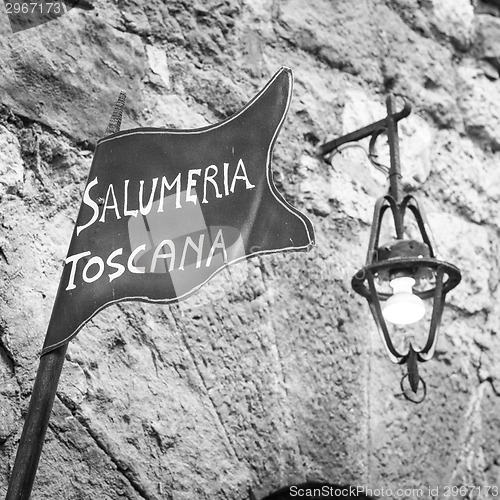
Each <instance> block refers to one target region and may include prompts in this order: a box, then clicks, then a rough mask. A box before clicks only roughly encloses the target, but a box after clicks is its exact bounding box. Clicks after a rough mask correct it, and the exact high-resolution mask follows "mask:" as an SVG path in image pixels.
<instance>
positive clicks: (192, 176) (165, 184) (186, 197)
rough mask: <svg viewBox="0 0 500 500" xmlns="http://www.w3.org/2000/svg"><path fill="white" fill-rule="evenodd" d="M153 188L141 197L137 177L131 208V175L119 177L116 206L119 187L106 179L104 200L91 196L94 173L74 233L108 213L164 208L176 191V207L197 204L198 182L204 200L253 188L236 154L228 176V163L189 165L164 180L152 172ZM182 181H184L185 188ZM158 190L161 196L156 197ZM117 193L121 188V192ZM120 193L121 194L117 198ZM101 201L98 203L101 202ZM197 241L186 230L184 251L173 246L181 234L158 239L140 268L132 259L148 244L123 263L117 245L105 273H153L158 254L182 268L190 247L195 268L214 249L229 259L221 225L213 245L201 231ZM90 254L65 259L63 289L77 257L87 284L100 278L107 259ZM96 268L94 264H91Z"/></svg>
mask: <svg viewBox="0 0 500 500" xmlns="http://www.w3.org/2000/svg"><path fill="white" fill-rule="evenodd" d="M183 173H184V174H185V175H186V178H187V179H186V181H185V182H184V183H183V182H182V174H183ZM150 182H151V187H150V192H149V197H148V200H147V202H145V201H144V197H145V196H144V191H145V189H144V185H145V181H144V180H141V181H140V182H139V190H138V193H137V196H136V197H135V200H137V201H138V203H137V204H136V206H138V208H137V209H131V208H130V206H129V200H130V199H132V198H133V196H131V193H130V192H129V191H130V188H129V180H127V179H126V180H124V181H123V186H122V189H123V209H122V210H121V209H120V204H119V203H118V199H117V196H116V193H117V192H118V191H117V189H120V188H115V185H113V184H109V185H108V188H107V191H106V197H105V198H104V201H102V199H101V200H99V199H98V200H97V201H96V200H95V199H93V198H92V193H91V190H92V188H94V187H95V186H97V185H98V184H99V180H98V178H97V177H95V178H94V179H93V180H92V181H90V182H89V183H88V184H87V186H86V188H85V192H84V194H83V203H84V204H85V205H87V206H88V207H90V208H91V209H92V216H91V217H90V219H89V220H88V221H87V222H85V223H84V224H82V225H79V226H77V227H76V236H77V237H78V236H79V235H80V234H81V233H82V231H84V230H86V229H88V228H89V227H91V226H92V225H94V224H99V223H103V227H104V223H106V222H107V221H109V219H110V217H114V219H115V220H117V219H121V218H122V216H123V217H139V214H140V216H147V215H148V214H149V213H151V211H152V210H153V208H154V209H155V210H156V212H158V213H161V212H164V209H165V207H164V205H165V204H164V201H165V199H166V198H167V197H169V196H174V193H175V208H176V209H182V207H183V203H192V204H194V205H196V203H197V202H198V201H199V198H198V195H197V193H196V191H195V188H196V186H197V185H199V186H200V187H202V189H201V192H202V193H203V197H202V199H201V203H202V204H204V203H208V202H209V199H210V198H213V197H214V196H215V198H222V197H225V196H229V195H231V194H233V193H234V192H235V188H236V186H237V184H238V185H241V184H243V186H244V188H245V189H253V188H254V187H255V185H254V184H252V183H251V182H250V180H249V178H248V175H247V171H246V168H245V165H244V163H243V160H242V159H241V158H240V159H239V161H238V163H237V166H236V168H235V170H234V172H233V173H232V175H230V170H229V163H224V164H223V168H222V172H219V169H218V168H217V166H216V165H209V166H208V167H206V168H204V169H189V170H187V172H179V173H178V174H177V176H176V177H175V178H174V179H173V180H172V181H170V182H169V181H168V179H167V178H166V177H165V176H163V177H161V178H158V177H155V178H153V179H151V181H150ZM183 186H186V187H185V188H184V187H183ZM158 192H159V198H158V197H157V196H156V195H157V194H158ZM120 194H121V193H120ZM120 198H121V197H120ZM155 198H157V199H159V202H158V203H155V204H154V203H153V202H154V199H155ZM98 201H100V202H101V203H99V202H98ZM177 216H178V217H182V214H181V213H179V214H178V215H177ZM197 236H198V238H199V239H198V243H196V242H195V241H193V239H192V238H191V236H189V235H186V237H185V238H184V242H183V243H181V246H182V251H178V249H177V248H176V244H177V245H179V241H178V240H179V239H176V241H175V242H174V240H170V239H165V240H163V241H161V242H160V243H159V244H158V245H157V246H156V248H155V250H154V252H153V259H152V261H151V267H150V268H149V269H147V268H145V267H139V266H136V265H135V264H134V262H135V261H136V260H137V259H138V258H139V255H140V254H141V253H143V252H145V251H146V244H142V245H139V246H137V247H136V248H133V249H132V251H131V253H130V254H129V255H128V257H127V258H126V267H125V266H124V265H123V264H121V263H119V262H117V261H115V259H117V258H118V257H120V256H122V255H123V253H124V249H123V247H122V248H118V249H116V250H114V251H113V252H112V253H111V254H110V255H109V256H108V257H107V258H106V265H107V266H108V267H109V268H112V269H113V270H114V272H112V273H109V274H108V278H109V281H110V282H111V281H113V280H115V279H117V278H119V277H120V276H121V275H122V274H123V273H124V272H125V269H128V271H129V272H131V273H135V274H144V273H146V272H150V273H154V272H155V268H156V264H157V262H158V260H159V259H169V261H170V262H169V266H168V270H169V272H171V271H173V270H174V269H179V270H183V269H184V264H185V261H186V255H187V253H188V251H189V250H191V251H192V252H195V254H196V266H195V268H196V269H198V268H199V267H200V266H201V263H202V262H205V265H206V267H209V266H210V265H211V262H212V259H213V256H214V254H215V252H216V250H220V251H221V252H222V255H223V259H224V263H227V252H226V246H225V243H224V236H223V233H222V230H221V229H219V230H218V232H217V234H216V236H215V238H214V240H213V243H212V245H211V247H210V248H209V249H208V248H207V247H206V245H204V238H205V235H204V234H203V233H201V234H198V235H197ZM165 247H168V251H167V252H165V253H162V250H164V249H165ZM204 248H207V249H208V255H207V256H205V258H203V257H204V256H202V250H203V249H204ZM90 255H91V252H90V251H84V252H80V253H77V254H74V255H71V256H68V257H67V258H66V264H70V265H71V269H70V274H69V280H68V285H67V287H66V290H72V289H75V288H76V284H75V278H76V274H77V270H78V269H77V268H78V262H79V261H80V260H81V259H83V258H85V257H87V259H85V260H86V264H85V266H84V267H83V269H82V271H81V272H82V278H83V281H84V282H86V283H92V282H94V281H96V280H98V279H99V278H101V277H102V276H103V274H104V271H105V262H104V259H102V258H101V257H100V256H97V255H95V256H93V257H91V258H90V259H89V258H88V257H89V256H90ZM176 255H181V258H180V262H179V263H178V265H175V262H176V260H177V259H176ZM93 267H94V269H92V268H93Z"/></svg>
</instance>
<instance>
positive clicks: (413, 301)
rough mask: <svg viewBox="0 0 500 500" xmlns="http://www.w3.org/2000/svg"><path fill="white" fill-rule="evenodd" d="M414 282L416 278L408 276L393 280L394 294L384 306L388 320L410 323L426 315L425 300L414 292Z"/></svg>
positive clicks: (401, 323) (391, 283) (384, 313)
mask: <svg viewBox="0 0 500 500" xmlns="http://www.w3.org/2000/svg"><path fill="white" fill-rule="evenodd" d="M414 284H415V280H414V279H413V278H410V277H406V276H404V277H399V278H394V279H393V280H391V282H390V285H391V287H392V290H393V295H392V296H391V297H389V299H388V300H387V301H386V302H385V304H384V306H383V307H382V314H383V315H384V318H385V320H386V321H389V322H390V323H394V324H395V325H409V324H411V323H416V322H417V321H419V320H420V319H422V318H423V317H424V314H425V306H424V302H423V300H422V299H421V298H420V297H418V296H417V295H415V294H414V293H413V292H412V287H413V285H414Z"/></svg>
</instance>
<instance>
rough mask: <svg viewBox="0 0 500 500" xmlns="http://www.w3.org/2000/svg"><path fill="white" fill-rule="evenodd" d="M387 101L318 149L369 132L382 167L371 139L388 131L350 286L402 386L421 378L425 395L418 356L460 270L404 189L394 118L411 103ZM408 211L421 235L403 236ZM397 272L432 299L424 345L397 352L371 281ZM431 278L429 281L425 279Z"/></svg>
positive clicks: (434, 335) (432, 337)
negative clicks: (390, 225)
mask: <svg viewBox="0 0 500 500" xmlns="http://www.w3.org/2000/svg"><path fill="white" fill-rule="evenodd" d="M386 106H387V116H386V117H385V118H384V119H382V120H379V121H377V122H375V123H372V124H371V125H367V126H366V127H363V128H361V129H359V130H356V131H354V132H351V133H350V134H346V135H344V136H342V137H339V138H337V139H334V140H333V141H329V142H327V143H325V144H323V145H321V146H319V149H318V153H319V154H320V155H321V156H322V157H325V155H329V154H330V153H332V152H333V151H334V150H336V149H338V148H339V147H340V146H342V145H343V144H346V143H349V142H353V141H359V140H361V139H364V138H366V137H371V138H370V145H369V158H370V161H371V162H372V164H374V165H375V167H377V168H379V169H382V168H384V167H383V166H382V165H381V164H380V163H378V162H377V161H376V160H375V159H374V158H376V153H375V144H376V141H377V139H378V137H379V136H380V135H381V134H382V133H386V134H387V138H388V142H389V152H390V168H389V169H387V167H385V170H386V171H387V170H388V174H389V175H388V176H389V181H390V184H389V192H388V193H387V194H386V195H385V196H382V197H381V198H379V199H378V200H377V201H376V203H375V209H374V214H373V224H372V230H371V234H370V241H369V245H368V252H367V257H366V264H365V266H364V267H363V268H362V269H361V270H360V271H358V272H357V273H356V274H355V275H354V277H353V278H352V281H351V283H352V287H353V289H354V291H356V292H357V293H359V294H360V295H362V296H363V297H365V298H366V299H367V301H368V304H369V307H370V310H371V312H372V315H373V317H374V319H375V323H376V325H377V329H378V331H379V333H380V336H381V338H382V341H383V343H384V346H385V349H386V351H387V354H388V356H389V359H390V360H391V361H392V362H393V363H397V364H406V365H407V368H408V374H407V375H405V376H404V377H403V379H402V381H401V387H403V382H404V380H406V378H408V381H409V384H410V387H411V390H412V391H413V393H414V395H416V394H417V389H418V387H419V383H420V382H422V387H423V391H424V397H425V391H426V386H425V382H424V381H423V379H422V378H421V377H420V376H419V374H418V362H425V361H428V360H429V359H431V358H432V356H433V354H434V351H435V348H436V343H437V339H438V333H439V326H440V323H441V316H442V313H443V308H444V302H445V297H446V294H447V293H448V292H449V291H450V290H452V289H453V288H455V287H456V286H457V285H458V283H459V282H460V280H461V274H460V270H459V269H458V268H457V267H455V266H454V265H452V264H450V263H448V262H444V261H441V260H438V259H437V258H436V253H435V245H434V242H433V238H432V235H431V232H430V229H429V225H428V223H427V219H426V216H425V213H424V212H423V210H422V209H421V207H420V206H419V204H418V202H417V200H416V199H415V198H414V196H412V195H403V189H402V184H401V168H400V157H399V137H398V128H397V123H398V122H399V121H400V120H402V119H403V118H405V117H407V116H408V115H409V114H410V112H411V107H410V105H409V104H408V102H406V101H405V104H404V107H403V109H402V110H401V111H398V112H394V109H393V108H394V99H393V97H392V96H388V97H387V99H386ZM388 210H390V212H391V215H392V218H393V221H394V229H395V233H396V234H395V236H396V238H395V239H394V240H392V241H391V242H389V243H387V244H384V245H380V241H379V240H380V235H381V227H382V221H383V219H384V216H385V214H386V212H387V211H388ZM408 212H410V213H411V215H413V218H414V219H415V222H416V224H417V227H418V230H419V232H420V238H421V241H416V240H412V239H408V238H406V239H405V233H406V231H405V217H406V215H407V214H408ZM400 276H412V277H413V278H414V279H415V280H416V281H417V283H418V282H419V283H420V286H417V287H416V288H415V289H414V290H413V293H414V294H415V295H417V296H418V297H420V298H421V299H431V300H432V306H433V307H432V314H431V318H430V326H429V333H428V337H427V340H426V341H425V345H424V347H422V348H417V347H415V346H414V344H412V342H411V341H410V342H409V343H408V347H407V348H406V351H405V352H400V351H399V350H398V349H397V348H396V347H395V345H394V342H393V341H392V339H391V335H390V332H389V329H388V327H387V324H386V320H385V318H384V315H383V314H382V306H381V301H385V300H387V299H388V298H389V297H390V296H391V295H392V294H390V293H387V292H386V291H383V290H384V288H383V287H382V288H381V290H380V291H379V290H378V289H377V284H376V282H378V283H379V286H380V283H385V282H390V281H391V280H392V279H393V278H394V277H400ZM428 278H430V280H428ZM426 280H427V281H426ZM431 283H433V284H432V285H430V284H431ZM426 286H427V288H426ZM404 394H405V397H407V398H408V399H410V400H412V401H414V402H420V401H421V400H423V398H422V399H420V400H417V399H415V398H413V397H412V398H410V397H409V396H408V395H407V394H406V393H404Z"/></svg>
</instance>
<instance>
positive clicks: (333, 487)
mask: <svg viewBox="0 0 500 500" xmlns="http://www.w3.org/2000/svg"><path fill="white" fill-rule="evenodd" d="M318 498H320V499H323V498H375V497H370V496H368V495H365V494H363V493H362V492H360V491H359V489H358V488H357V487H355V486H349V485H340V484H330V483H317V482H308V483H302V484H294V485H291V486H285V487H284V488H281V489H279V490H278V491H275V492H274V493H271V494H270V495H268V496H266V497H264V498H262V499H261V500H296V499H300V500H309V499H316V500H317V499H318ZM250 500H257V497H256V496H255V495H254V494H253V493H250Z"/></svg>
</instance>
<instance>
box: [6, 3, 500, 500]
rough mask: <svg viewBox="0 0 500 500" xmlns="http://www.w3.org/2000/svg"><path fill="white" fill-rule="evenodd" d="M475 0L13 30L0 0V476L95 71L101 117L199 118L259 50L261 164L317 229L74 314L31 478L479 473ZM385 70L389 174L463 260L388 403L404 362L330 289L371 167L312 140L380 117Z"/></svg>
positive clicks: (221, 9)
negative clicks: (409, 371) (184, 291)
mask: <svg viewBox="0 0 500 500" xmlns="http://www.w3.org/2000/svg"><path fill="white" fill-rule="evenodd" d="M498 5H499V4H498V2H497V1H493V0H491V1H489V2H474V3H472V2H471V1H469V0H460V1H456V2H455V1H453V2H452V1H451V0H449V1H446V2H445V1H437V0H426V1H419V2H417V1H415V0H397V1H393V2H387V1H383V0H363V1H356V2H353V1H351V0H342V1H335V2H331V1H327V0H320V1H317V2H302V1H298V0H259V1H251V0H241V1H236V0H210V1H207V2H188V1H185V0H179V1H169V2H162V1H160V0H151V1H149V2H144V1H141V0H124V1H120V2H114V1H111V0H95V1H94V0H90V1H86V2H80V4H79V6H77V7H76V8H74V9H72V10H71V11H70V12H69V13H68V14H67V15H64V16H62V17H61V18H59V19H58V20H56V21H52V22H50V23H47V24H45V25H43V26H40V27H38V28H33V29H30V30H27V31H24V32H20V33H17V34H15V35H13V34H11V33H9V25H8V21H7V19H6V17H5V14H4V12H3V11H2V12H1V13H0V33H1V34H2V35H1V37H0V60H1V61H2V65H1V69H0V196H1V201H0V203H1V211H0V274H1V285H0V495H4V494H5V491H6V488H7V483H8V478H9V474H10V470H11V467H12V464H13V461H14V456H15V451H16V448H17V444H18V441H19V437H20V433H21V429H22V425H23V419H24V416H25V414H26V410H27V406H28V402H29V396H30V393H31V389H32V385H33V380H34V376H35V373H36V369H37V365H38V355H39V352H40V349H41V346H42V343H43V337H44V332H45V329H46V327H47V323H48V319H49V316H50V312H51V307H52V304H53V301H54V297H55V292H56V288H57V285H58V280H59V276H60V271H61V268H62V263H63V260H64V258H65V255H66V251H67V245H68V243H69V239H70V236H71V232H72V228H73V224H74V221H75V217H76V213H77V210H78V207H79V203H80V197H81V193H82V189H83V187H84V185H85V180H86V176H87V173H88V169H89V167H90V163H91V159H92V150H93V145H94V144H95V142H96V140H97V139H98V138H99V137H100V136H101V135H102V134H103V133H104V130H105V129H106V125H107V122H108V120H109V117H110V114H111V111H112V109H113V106H114V102H115V100H116V98H117V97H118V93H119V91H120V90H125V91H126V92H127V94H128V100H127V106H126V110H125V117H124V123H123V127H122V128H131V127H135V126H170V127H199V126H203V125H206V124H207V123H214V122H216V121H218V120H221V119H223V118H225V117H227V116H229V115H231V114H232V113H234V112H235V111H237V110H238V109H239V108H240V107H241V106H242V105H244V104H245V103H246V102H247V101H248V100H249V99H250V98H251V97H252V96H253V95H254V94H255V93H256V92H257V91H258V89H260V88H261V87H262V86H263V85H264V84H265V82H266V81H267V80H268V78H269V77H270V76H271V75H272V74H273V73H274V72H275V71H276V70H277V69H278V68H279V67H280V66H281V65H287V66H289V67H291V68H292V69H293V70H294V74H295V87H294V94H293V100H292V103H291V109H290V112H289V115H288V118H287V120H286V122H285V124H284V128H283V130H282V132H281V135H280V137H279V139H278V143H277V146H276V151H275V156H274V179H275V183H276V185H277V186H278V188H279V189H280V191H281V192H282V193H283V195H284V196H285V197H286V198H287V199H288V200H289V201H290V202H292V203H294V204H295V206H297V207H298V208H300V209H301V210H304V211H305V212H306V213H307V214H308V215H309V216H310V217H311V219H312V220H313V223H314V225H315V229H316V233H317V246H316V248H315V249H314V250H313V251H312V252H310V253H308V254H289V255H273V256H263V257H260V258H254V259H253V260H251V261H249V262H247V263H242V264H239V265H237V266H234V267H233V268H231V269H229V270H227V271H225V272H224V273H222V274H221V275H219V276H218V277H217V279H216V280H214V281H213V282H212V283H210V284H208V285H207V286H206V287H205V288H204V289H202V290H201V291H200V293H199V294H198V295H196V296H194V297H192V298H191V299H189V300H188V301H186V302H183V303H181V304H180V305H179V306H176V307H169V306H156V305H148V304H139V303H122V304H120V305H115V306H112V307H110V308H108V309H106V310H105V311H103V312H102V313H100V314H99V315H98V316H96V317H95V318H94V319H93V320H92V321H90V322H89V324H88V325H87V326H86V327H85V328H84V330H83V331H82V332H81V333H80V334H79V335H78V336H77V338H76V339H75V340H74V341H73V342H72V343H71V345H70V347H69V350H68V355H67V361H66V363H65V367H64V370H63V374H62V378H61V382H60V385H59V390H58V395H57V398H56V402H55V405H54V412H53V415H52V419H51V424H50V427H49V431H48V434H47V440H46V444H45V447H44V451H43V454H42V457H41V462H40V467H39V471H38V475H37V479H36V482H35V486H34V490H33V496H32V498H33V499H34V500H44V499H49V498H50V499H52V498H56V499H66V500H77V499H86V500H87V499H96V500H103V499H105V500H108V499H109V500H115V499H123V500H125V499H134V500H136V499H137V500H138V499H148V500H157V499H158V500H159V499H165V498H166V499H173V500H187V499H189V500H192V499H194V498H196V499H211V500H218V499H220V500H224V499H225V500H236V499H247V498H248V492H249V488H252V489H253V491H254V492H255V494H256V496H257V497H258V498H261V497H262V496H264V495H265V494H267V493H269V492H271V491H273V490H275V489H277V488H279V487H281V486H284V485H286V484H289V483H292V482H297V483H298V482H303V481H305V480H324V481H329V482H332V483H351V484H355V485H363V486H367V487H371V488H386V489H387V488H391V489H393V490H396V489H397V488H425V492H427V488H428V487H429V486H430V487H432V488H435V487H437V486H439V487H440V488H441V491H440V494H439V497H440V498H444V490H443V487H444V486H446V485H455V486H457V485H464V484H467V485H472V486H499V484H500V465H499V464H500V443H499V438H498V436H499V426H500V420H499V416H498V415H499V412H500V403H499V401H500V399H499V395H500V361H499V359H498V352H499V348H500V341H499V329H500V319H499V318H500V289H499V287H498V282H499V273H500V271H499V267H500V263H499V257H498V256H499V247H500V239H499V234H500V233H499V229H500V215H499V214H500V188H499V186H500V178H499V176H500V168H499V160H500V139H499V138H500V107H499V103H500V87H499V83H498V82H499V80H498V69H499V63H498V61H499V54H500V51H499V47H498V39H497V38H498V36H497V35H498V31H499V28H498V18H496V17H495V16H498V7H497V6H498ZM386 90H391V91H393V92H394V93H395V94H397V95H403V96H405V98H406V99H407V100H408V101H409V102H410V103H412V105H413V113H412V115H411V116H410V118H408V119H407V120H405V121H404V122H402V123H401V126H400V135H401V148H402V164H403V172H404V186H405V189H406V190H407V191H408V192H414V193H415V194H416V195H417V196H418V198H419V199H420V200H421V202H422V204H423V205H424V206H425V208H426V209H427V213H428V218H429V221H430V225H431V228H432V229H433V232H434V236H435V239H436V240H437V242H438V244H439V245H438V249H439V250H440V255H441V256H442V257H443V258H444V259H447V260H449V261H451V262H453V263H455V264H457V265H458V266H459V267H460V268H461V269H462V271H463V282H462V284H461V285H460V286H459V288H457V289H456V290H455V291H453V292H452V293H451V294H450V297H449V306H448V307H447V308H446V310H445V313H444V317H443V325H442V329H441V330H442V334H441V337H440V340H439V343H438V348H437V351H436V356H435V359H434V360H433V361H431V362H429V363H427V364H425V365H423V366H422V376H423V377H424V379H425V380H426V382H427V390H428V395H427V398H426V400H425V402H424V403H422V404H421V405H414V404H412V403H409V402H408V401H407V400H406V399H404V397H403V395H402V393H401V389H400V385H399V382H400V379H401V377H402V376H403V374H404V368H401V367H399V366H396V365H392V364H391V363H390V362H389V361H388V360H387V358H386V356H385V353H384V352H383V347H382V344H381V341H380V339H379V337H378V334H377V332H376V331H375V327H374V323H373V320H372V318H371V317H370V315H369V312H368V308H367V306H366V304H365V302H364V300H362V299H361V298H360V297H358V296H356V295H355V294H354V293H353V292H352V291H351V288H350V279H351V276H352V275H353V274H354V273H355V272H356V271H357V270H358V269H359V268H360V267H362V265H363V262H364V259H365V252H366V246H367V243H368V238H369V232H370V224H371V217H372V209H373V203H374V201H375V199H376V198H377V197H379V196H380V195H381V194H383V193H384V190H385V189H386V186H387V182H386V179H385V177H384V176H383V175H382V174H381V173H380V172H378V171H376V170H374V169H373V167H372V166H371V165H370V163H369V162H368V160H367V158H366V154H365V153H364V152H363V150H362V148H365V149H366V147H367V144H366V142H364V143H360V144H359V145H358V147H355V148H345V149H343V150H342V151H341V152H339V153H338V154H336V155H334V156H333V157H332V166H331V167H330V166H328V165H327V164H326V163H325V162H324V161H322V160H320V159H319V158H317V157H316V156H315V147H316V144H317V141H318V140H319V139H320V140H326V139H331V138H333V137H335V136H338V135H340V134H342V133H346V132H350V131H351V130H353V129H354V128H357V127H361V126H364V125H366V124H368V123H370V122H371V121H374V120H378V119H380V118H381V117H382V116H383V114H384V97H385V92H386ZM397 102H398V107H399V106H401V105H402V101H401V100H400V99H399V98H398V101H397ZM359 146H361V147H359ZM378 149H379V153H380V158H379V159H380V161H381V162H382V163H384V162H385V163H387V161H388V159H387V154H386V151H385V149H386V146H385V145H384V143H383V141H382V140H381V141H380V142H379V145H378ZM476 493H477V490H476ZM407 497H409V496H408V495H407ZM424 497H425V498H427V497H428V494H427V493H426V494H425V495H424ZM471 498H493V495H491V494H490V495H487V494H485V493H484V491H483V493H482V494H481V495H477V494H476V496H472V497H471Z"/></svg>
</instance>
